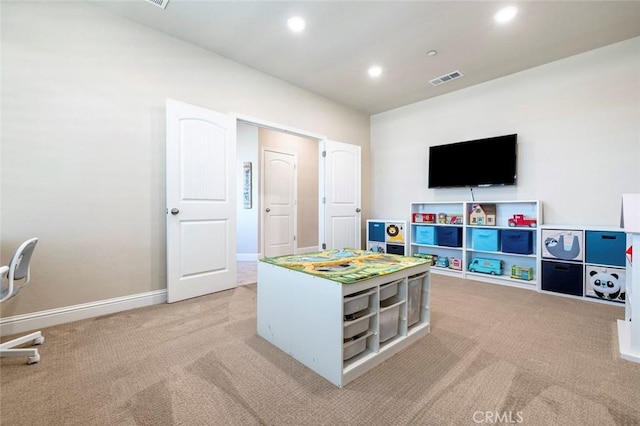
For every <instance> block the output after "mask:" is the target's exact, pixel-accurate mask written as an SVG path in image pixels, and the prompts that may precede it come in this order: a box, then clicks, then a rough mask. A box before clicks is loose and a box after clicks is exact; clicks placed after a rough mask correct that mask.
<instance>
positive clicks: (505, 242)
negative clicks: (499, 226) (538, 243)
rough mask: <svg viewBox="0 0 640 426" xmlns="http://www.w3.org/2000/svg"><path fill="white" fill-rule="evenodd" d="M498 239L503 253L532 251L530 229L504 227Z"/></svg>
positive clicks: (531, 233)
mask: <svg viewBox="0 0 640 426" xmlns="http://www.w3.org/2000/svg"><path fill="white" fill-rule="evenodd" d="M500 241H501V243H502V244H501V246H502V251H503V252H504V253H516V254H531V253H533V232H531V231H515V230H511V229H505V230H503V231H502V232H501V234H500Z"/></svg>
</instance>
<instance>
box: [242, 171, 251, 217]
mask: <svg viewBox="0 0 640 426" xmlns="http://www.w3.org/2000/svg"><path fill="white" fill-rule="evenodd" d="M242 181H243V186H242V198H243V200H244V208H245V209H250V208H251V161H245V162H244V163H243V164H242Z"/></svg>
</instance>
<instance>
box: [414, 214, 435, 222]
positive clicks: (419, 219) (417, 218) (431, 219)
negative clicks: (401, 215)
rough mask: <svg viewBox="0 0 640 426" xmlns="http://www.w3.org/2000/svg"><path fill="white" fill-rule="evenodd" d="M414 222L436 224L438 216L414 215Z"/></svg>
mask: <svg viewBox="0 0 640 426" xmlns="http://www.w3.org/2000/svg"><path fill="white" fill-rule="evenodd" d="M413 222H414V223H436V214H435V213H414V214H413Z"/></svg>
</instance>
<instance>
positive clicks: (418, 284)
mask: <svg viewBox="0 0 640 426" xmlns="http://www.w3.org/2000/svg"><path fill="white" fill-rule="evenodd" d="M425 275H426V274H420V275H417V276H414V277H409V281H408V283H407V285H408V287H407V326H412V325H413V324H415V323H417V322H418V321H419V320H420V301H421V300H422V280H423V279H424V277H425Z"/></svg>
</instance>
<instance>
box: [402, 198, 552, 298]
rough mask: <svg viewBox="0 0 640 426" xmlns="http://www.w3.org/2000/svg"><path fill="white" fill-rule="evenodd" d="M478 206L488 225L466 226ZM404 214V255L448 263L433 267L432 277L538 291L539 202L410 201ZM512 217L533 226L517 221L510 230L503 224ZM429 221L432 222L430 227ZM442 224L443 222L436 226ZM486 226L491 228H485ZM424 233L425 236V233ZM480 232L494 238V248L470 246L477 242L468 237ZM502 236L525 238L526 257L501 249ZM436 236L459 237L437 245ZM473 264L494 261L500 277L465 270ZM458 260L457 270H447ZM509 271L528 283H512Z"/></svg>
mask: <svg viewBox="0 0 640 426" xmlns="http://www.w3.org/2000/svg"><path fill="white" fill-rule="evenodd" d="M478 205H480V206H482V207H486V208H487V210H488V211H490V213H489V216H493V217H494V220H490V221H478V220H474V221H473V222H472V217H471V216H472V213H473V212H474V210H475V209H476V208H477V206H478ZM410 211H411V214H410V223H411V229H410V242H409V255H416V254H418V255H424V254H432V255H436V256H438V257H446V258H447V259H448V261H449V267H442V266H437V265H436V266H433V267H432V268H431V272H432V273H434V274H446V275H452V276H457V277H460V278H469V279H473V280H478V281H487V282H492V283H496V284H504V285H510V286H515V287H522V288H528V289H533V290H536V289H538V287H539V281H540V274H539V268H540V244H539V241H540V237H539V230H540V225H541V224H542V219H543V218H542V203H541V202H540V201H538V200H530V201H526V200H525V201H457V202H456V201H452V202H447V201H445V202H412V203H411V207H410ZM416 215H418V216H417V217H416ZM424 215H426V216H424ZM514 215H522V217H523V218H524V219H525V220H530V219H532V218H533V219H535V224H530V225H523V223H524V222H522V221H521V222H519V225H517V226H516V225H510V224H509V219H513V218H514ZM421 216H422V217H421ZM416 219H418V220H416ZM425 220H426V221H425ZM432 220H433V221H434V222H435V223H433V222H431V221H432ZM442 220H444V222H445V223H442ZM489 222H490V223H495V224H489ZM427 230H428V232H426V231H427ZM486 231H489V232H488V233H489V234H492V235H495V238H497V241H496V242H497V246H496V247H493V248H489V249H487V248H486V247H480V248H478V247H477V246H476V244H474V242H477V238H474V233H476V234H480V233H483V232H484V233H487V232H486ZM504 231H508V232H511V231H518V232H522V233H524V234H526V235H525V236H526V237H527V238H529V239H530V243H529V244H530V247H531V249H530V251H531V252H530V253H522V254H520V253H513V252H508V251H505V250H503V247H501V245H500V241H501V237H502V233H503V232H504ZM434 232H435V238H434V239H433V240H432V241H429V237H430V236H431V234H432V233H434ZM438 234H441V235H442V234H445V235H449V236H450V235H451V234H453V235H454V237H455V235H456V234H458V235H459V236H458V237H457V238H458V240H455V238H454V239H453V240H450V239H448V240H447V241H444V242H443V241H441V240H440V239H439V238H438ZM509 235H510V234H509ZM476 236H477V235H476ZM425 237H426V239H425ZM447 238H449V237H447ZM443 243H444V244H443ZM478 245H479V244H478ZM475 259H489V260H492V261H499V262H500V263H501V265H502V274H498V273H496V274H491V273H485V272H478V271H472V270H469V264H470V263H471V262H472V261H474V260H475ZM458 261H459V262H460V263H459V264H460V269H459V270H457V269H452V268H451V266H452V265H453V264H454V263H457V262H458ZM514 266H516V267H521V268H524V269H526V270H528V273H529V274H530V276H529V277H527V278H528V279H519V278H512V276H511V270H512V267H514ZM529 268H530V269H529ZM525 276H526V275H525Z"/></svg>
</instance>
